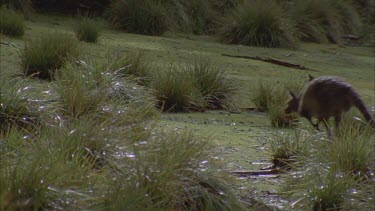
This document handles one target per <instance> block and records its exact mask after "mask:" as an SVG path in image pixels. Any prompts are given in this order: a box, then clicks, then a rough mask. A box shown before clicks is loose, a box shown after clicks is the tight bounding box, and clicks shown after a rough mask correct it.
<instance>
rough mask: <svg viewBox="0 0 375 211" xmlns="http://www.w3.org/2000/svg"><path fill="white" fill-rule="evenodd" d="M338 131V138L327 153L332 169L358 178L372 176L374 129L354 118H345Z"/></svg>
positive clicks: (374, 142)
mask: <svg viewBox="0 0 375 211" xmlns="http://www.w3.org/2000/svg"><path fill="white" fill-rule="evenodd" d="M336 130H338V131H335V132H336V137H334V139H333V142H332V143H330V145H329V146H327V149H328V151H327V152H326V153H327V155H326V157H328V159H329V162H330V163H331V164H332V168H333V169H335V170H336V171H339V172H346V173H351V174H353V175H354V176H358V177H368V176H370V175H369V174H371V173H370V172H371V171H373V170H374V167H373V163H374V162H375V153H374V150H372V149H374V147H375V141H374V139H373V138H374V137H373V133H374V129H373V128H371V126H369V125H363V123H359V122H356V121H355V120H353V119H352V118H345V119H344V121H343V122H342V124H340V128H339V129H336Z"/></svg>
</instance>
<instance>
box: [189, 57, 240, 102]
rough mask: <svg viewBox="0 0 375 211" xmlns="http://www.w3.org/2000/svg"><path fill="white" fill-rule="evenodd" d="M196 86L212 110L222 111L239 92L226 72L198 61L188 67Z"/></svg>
mask: <svg viewBox="0 0 375 211" xmlns="http://www.w3.org/2000/svg"><path fill="white" fill-rule="evenodd" d="M186 71H187V72H189V73H190V74H192V78H193V80H194V81H195V86H196V87H197V88H198V90H199V92H200V93H201V95H202V96H203V98H204V100H205V104H206V106H207V107H208V108H210V109H222V108H224V107H226V105H228V101H229V100H230V99H231V98H232V97H233V95H234V94H235V93H236V91H237V87H236V86H235V83H234V82H233V81H232V80H231V79H229V78H227V75H226V74H225V71H224V70H222V69H220V68H219V67H216V66H214V65H212V64H211V63H209V62H204V61H196V62H195V63H194V64H192V65H188V66H187V70H186Z"/></svg>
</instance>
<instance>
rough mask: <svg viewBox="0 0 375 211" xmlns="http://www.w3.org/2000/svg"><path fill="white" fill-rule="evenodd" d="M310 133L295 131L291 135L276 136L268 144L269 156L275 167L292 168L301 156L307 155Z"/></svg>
mask: <svg viewBox="0 0 375 211" xmlns="http://www.w3.org/2000/svg"><path fill="white" fill-rule="evenodd" d="M310 135H311V134H310V133H309V132H307V131H303V130H295V131H292V132H291V133H281V134H277V135H276V136H274V138H272V139H271V140H270V142H269V149H268V151H269V154H270V156H271V158H272V163H273V164H274V166H275V167H284V166H287V167H292V166H293V165H296V163H298V159H299V157H301V156H305V155H306V154H307V153H308V148H309V142H310V141H311V138H310Z"/></svg>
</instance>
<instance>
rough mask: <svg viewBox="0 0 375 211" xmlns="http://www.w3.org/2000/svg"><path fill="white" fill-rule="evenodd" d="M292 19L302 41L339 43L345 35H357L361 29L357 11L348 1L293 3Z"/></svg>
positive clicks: (320, 0) (319, 0) (326, 0)
mask: <svg viewBox="0 0 375 211" xmlns="http://www.w3.org/2000/svg"><path fill="white" fill-rule="evenodd" d="M290 14H291V17H292V19H293V20H294V21H295V22H296V23H297V29H298V31H299V34H300V36H301V39H302V40H303V41H310V42H318V43H324V42H334V43H340V42H341V41H342V38H343V36H344V35H345V34H357V33H358V30H359V29H360V27H361V24H362V23H361V19H360V17H359V14H358V11H357V10H356V9H355V8H354V7H353V5H352V4H351V3H350V2H349V1H333V0H309V1H302V0H296V1H294V5H293V6H292V7H291V9H290Z"/></svg>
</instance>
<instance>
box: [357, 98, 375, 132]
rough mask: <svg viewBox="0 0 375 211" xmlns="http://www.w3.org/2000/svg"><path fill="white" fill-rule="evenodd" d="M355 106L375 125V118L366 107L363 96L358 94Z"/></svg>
mask: <svg viewBox="0 0 375 211" xmlns="http://www.w3.org/2000/svg"><path fill="white" fill-rule="evenodd" d="M354 106H355V107H357V108H358V109H359V111H360V112H361V113H362V115H363V116H364V117H365V119H366V120H367V122H368V123H369V124H370V125H371V126H373V127H375V119H374V118H373V117H372V116H371V114H370V112H369V110H368V109H367V108H366V106H365V104H364V103H363V101H362V100H361V98H360V97H359V96H358V95H357V96H356V97H355V99H354Z"/></svg>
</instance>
